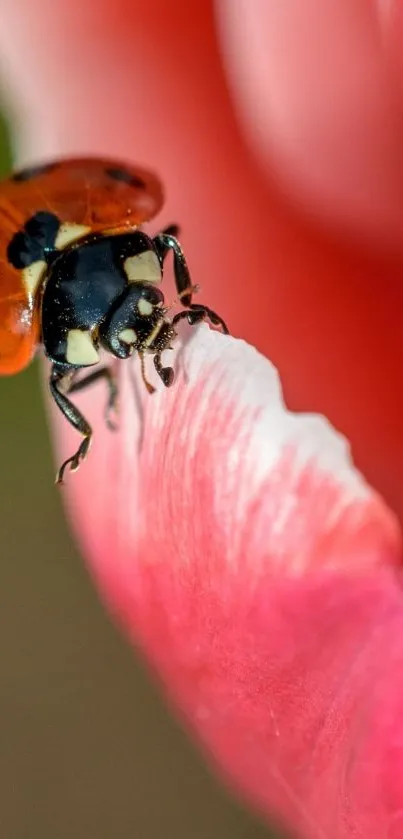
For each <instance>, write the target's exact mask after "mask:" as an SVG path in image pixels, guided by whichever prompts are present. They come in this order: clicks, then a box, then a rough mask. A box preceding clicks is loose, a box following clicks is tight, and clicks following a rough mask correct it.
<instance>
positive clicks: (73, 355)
mask: <svg viewBox="0 0 403 839" xmlns="http://www.w3.org/2000/svg"><path fill="white" fill-rule="evenodd" d="M66 361H67V362H68V364H83V365H85V366H90V365H91V364H96V363H97V362H98V361H99V355H98V353H97V351H96V349H95V347H94V344H93V341H92V337H91V333H90V332H88V331H87V330H83V329H70V331H69V332H68V334H67V351H66Z"/></svg>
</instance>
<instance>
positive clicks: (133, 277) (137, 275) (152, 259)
mask: <svg viewBox="0 0 403 839" xmlns="http://www.w3.org/2000/svg"><path fill="white" fill-rule="evenodd" d="M123 268H124V271H125V274H126V276H127V279H128V280H129V282H130V283H141V282H147V283H160V282H161V279H162V276H161V265H160V261H159V259H158V256H157V254H156V253H154V251H143V253H138V254H136V256H128V257H127V259H125V261H124V264H123Z"/></svg>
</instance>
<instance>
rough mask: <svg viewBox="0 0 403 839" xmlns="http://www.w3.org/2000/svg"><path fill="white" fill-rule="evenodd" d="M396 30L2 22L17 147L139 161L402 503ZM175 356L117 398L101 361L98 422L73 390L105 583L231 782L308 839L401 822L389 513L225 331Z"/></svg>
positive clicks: (14, 15) (305, 384)
mask: <svg viewBox="0 0 403 839" xmlns="http://www.w3.org/2000/svg"><path fill="white" fill-rule="evenodd" d="M400 31H401V27H400V19H399V13H398V7H397V4H393V2H390V3H387V2H384V3H381V2H379V4H377V5H376V4H375V3H373V4H369V3H367V2H364V0H342V2H340V0H337V1H336V0H326V2H323V0H304V3H299V2H297V0H289V2H288V3H282V4H279V3H271V2H264V0H255V2H254V3H253V4H247V3H246V2H245V0H239V2H237V3H236V4H235V3H231V2H224V1H223V2H221V3H220V4H217V5H216V7H214V6H213V4H208V3H205V2H201V0H200V2H199V1H197V2H195V3H193V4H188V5H187V6H184V5H183V4H182V3H181V2H179V0H178V1H177V2H171V3H170V4H166V3H163V2H161V0H159V2H157V0H152V2H151V0H150V2H149V3H147V4H144V5H142V4H139V3H136V2H131V3H129V2H128V1H127V0H116V2H115V3H113V4H112V3H107V2H106V0H100V2H99V3H98V4H97V9H96V13H95V12H94V9H93V6H92V5H91V4H90V3H89V2H88V1H87V0H85V2H81V3H80V4H78V3H75V2H71V3H70V4H68V5H67V6H66V7H59V6H58V5H57V4H56V5H55V6H53V5H52V4H51V3H47V2H46V0H37V2H36V3H35V4H30V3H29V2H28V0H25V2H23V0H19V2H15V0H14V2H11V0H3V15H2V22H1V26H0V38H1V50H2V65H3V78H5V79H8V80H9V84H10V90H12V93H13V96H14V97H15V94H17V96H16V99H17V101H18V107H19V108H20V113H21V120H22V130H21V134H20V158H21V161H22V159H24V161H25V160H26V159H27V158H30V159H32V158H34V157H35V158H37V157H38V156H40V157H46V156H48V155H49V154H55V153H57V154H63V153H64V154H65V153H80V154H83V153H95V152H96V153H107V154H113V155H115V156H121V157H127V158H128V159H130V160H133V161H134V162H136V161H138V162H140V163H143V164H145V165H147V166H154V167H155V168H156V169H157V170H158V171H159V172H160V173H161V174H163V176H164V178H165V182H166V189H167V194H168V203H167V206H166V209H165V211H164V213H163V216H162V217H161V219H160V224H161V226H162V225H163V224H164V223H166V222H171V221H176V220H178V221H179V222H182V224H183V234H182V241H183V245H184V248H185V249H186V253H187V256H188V259H189V263H190V266H191V268H192V272H193V277H194V279H195V281H196V282H198V283H200V285H201V286H202V289H203V298H204V299H205V300H207V301H208V302H209V304H210V305H211V306H212V307H213V308H214V309H216V310H217V311H219V312H220V313H221V314H222V315H223V316H224V317H225V318H226V320H227V321H228V323H229V325H230V328H231V331H232V332H233V334H234V335H239V336H241V337H243V338H245V339H246V340H247V341H249V342H250V343H251V344H254V345H255V346H257V348H258V349H259V350H260V351H261V352H262V353H264V354H265V355H266V356H267V357H268V358H270V359H271V360H272V361H273V362H274V363H275V365H276V366H277V367H278V368H279V370H280V371H281V378H282V381H283V384H284V389H285V394H286V399H287V403H288V404H289V405H290V406H291V407H292V408H293V409H295V410H301V409H302V410H310V411H311V410H315V411H318V410H319V411H320V412H321V413H325V414H326V415H327V416H328V417H329V418H331V420H332V423H333V424H334V425H336V426H337V427H338V428H339V429H341V430H342V432H343V433H344V434H346V436H347V437H348V438H349V439H350V440H351V442H352V447H353V452H354V457H355V460H356V462H357V463H358V465H359V467H360V469H361V470H362V471H363V472H364V473H365V475H366V477H367V478H368V479H369V480H370V482H371V483H372V484H373V485H374V486H375V487H376V489H377V491H379V492H381V493H382V495H383V496H384V497H385V498H386V500H387V502H388V503H389V504H390V505H391V506H392V507H393V508H394V510H395V512H397V513H398V514H400V513H401V512H402V510H403V484H402V480H401V473H402V462H403V433H402V402H403V399H402V387H401V372H402V369H403V364H402V360H403V358H402V355H403V340H402V329H401V324H402V315H401V309H402V302H403V284H402V269H403V245H402V232H403V214H402V212H401V205H402V194H403V160H402V152H401V149H402V136H403V131H402V123H401V119H402V117H401V114H402V111H401V105H402V97H403V88H402V84H401V82H402V71H403V67H402V62H401V54H400V52H399V48H398V47H399V43H401V42H400ZM177 366H178V371H179V374H178V382H177V386H176V387H175V388H174V389H173V390H172V391H171V392H164V393H158V394H157V395H155V397H153V398H152V399H150V398H149V397H148V398H147V399H144V398H143V397H141V402H140V403H139V402H136V401H135V400H134V399H133V393H132V387H131V385H130V381H129V379H130V376H129V371H128V367H129V365H126V366H124V365H122V374H121V378H122V385H121V386H122V416H121V426H122V427H121V431H120V434H119V435H118V436H115V435H110V434H108V433H107V432H106V431H105V430H104V429H103V427H102V424H101V423H102V410H99V412H98V413H97V406H98V404H100V400H102V399H103V396H104V395H103V393H102V390H100V389H96V390H95V391H94V393H95V394H96V397H95V399H94V397H92V396H87V397H86V396H83V397H82V398H81V397H80V404H81V403H82V404H83V406H84V407H87V409H88V412H89V414H90V417H91V419H93V420H95V421H96V441H95V445H94V448H93V451H92V452H91V455H90V458H89V460H88V462H87V463H86V464H85V466H83V468H82V469H81V471H80V473H79V474H78V475H77V476H72V477H71V479H70V481H69V486H68V497H69V507H70V511H71V516H72V522H73V525H74V527H75V529H76V533H77V536H78V538H79V540H80V543H81V545H82V547H83V551H84V553H85V555H86V557H87V558H88V560H89V562H90V564H91V568H92V570H93V573H94V577H95V579H96V580H97V582H98V584H99V586H100V591H101V593H102V596H103V598H104V599H105V600H106V601H107V602H108V604H109V606H110V608H112V609H113V610H114V611H115V613H116V614H117V616H118V618H119V620H120V621H122V623H123V625H124V627H125V629H126V631H127V632H128V633H129V634H130V637H131V639H132V640H133V642H134V643H139V644H141V646H142V647H143V649H144V650H145V652H146V654H147V655H148V656H149V658H150V660H151V661H152V662H153V664H154V666H155V667H156V668H157V670H158V672H159V674H160V676H161V678H162V680H163V682H164V684H165V687H166V690H167V693H168V694H169V696H171V697H172V699H173V700H174V702H175V703H176V705H177V706H178V707H179V708H180V710H181V712H182V714H183V715H184V717H185V718H186V719H187V721H188V724H189V726H190V727H191V728H192V729H193V730H194V731H195V732H197V735H198V737H199V740H200V742H201V743H202V744H203V745H204V747H206V750H207V752H208V754H209V755H210V756H211V759H212V760H214V761H215V763H216V764H217V765H218V766H219V767H220V770H221V772H222V773H223V775H225V776H226V777H227V778H228V779H229V780H230V781H231V782H232V783H233V784H234V785H235V786H236V787H237V788H238V790H239V791H240V792H241V793H242V794H243V795H246V796H247V797H248V798H249V799H250V800H251V801H253V802H254V803H255V804H257V805H258V806H259V807H260V808H261V809H262V810H263V811H264V812H266V813H267V814H268V815H269V816H272V815H275V816H277V817H279V818H280V819H281V820H282V821H284V823H285V824H286V825H287V826H289V827H290V828H294V829H295V830H296V832H297V834H298V833H299V834H300V835H301V836H304V837H309V839H316V837H317V839H322V837H326V839H347V837H348V839H350V838H351V837H365V839H372V837H373V839H379V837H383V836H385V837H388V839H397V838H398V837H401V836H402V834H403V783H402V780H401V779H402V771H401V769H402V748H401V745H400V738H401V733H400V732H401V729H402V725H401V722H400V718H401V716H402V700H401V686H400V680H401V671H400V664H401V660H402V658H403V644H402V641H401V638H402V634H403V632H402V630H403V603H402V594H401V588H400V579H399V574H400V568H399V565H400V556H401V548H400V534H399V529H398V525H397V524H396V520H395V519H394V517H393V515H392V513H388V511H387V509H386V507H385V506H384V504H383V502H382V501H381V500H380V498H379V496H378V495H376V494H375V493H372V491H370V490H369V489H368V487H367V485H366V484H365V483H364V482H363V480H362V479H361V478H360V477H359V475H358V474H357V473H356V472H355V471H354V470H353V468H352V466H351V465H350V464H349V461H348V456H347V454H346V452H345V450H344V447H343V444H342V443H341V442H340V440H339V439H338V438H337V437H336V436H335V435H334V433H333V432H331V431H330V429H329V428H328V427H327V425H326V423H325V421H324V420H319V419H312V418H311V419H310V418H307V417H304V416H301V417H297V416H296V415H291V414H290V413H288V412H287V411H286V410H285V408H284V407H283V405H282V401H281V395H280V393H279V388H278V383H277V379H276V376H275V374H274V371H273V369H272V367H271V366H270V364H269V362H267V361H265V360H264V359H263V358H262V356H259V355H258V354H257V353H255V352H254V351H253V350H251V349H250V348H248V347H247V346H246V345H245V344H243V343H242V342H237V341H235V340H234V339H231V338H224V337H221V336H217V335H213V334H212V333H209V332H208V331H206V329H205V328H204V327H203V328H201V329H198V330H196V333H195V335H194V337H193V338H191V339H190V341H188V342H185V347H184V349H183V350H182V351H180V352H179V353H178V356H177ZM98 415H99V419H96V417H97V416H98ZM54 422H55V429H56V439H57V449H58V454H57V457H58V461H59V459H60V457H61V456H62V454H63V452H64V451H65V450H67V447H69V448H68V452H70V448H71V445H72V436H71V435H70V433H69V432H68V430H67V429H66V428H65V426H64V425H61V423H60V421H59V418H56V417H55V421H54Z"/></svg>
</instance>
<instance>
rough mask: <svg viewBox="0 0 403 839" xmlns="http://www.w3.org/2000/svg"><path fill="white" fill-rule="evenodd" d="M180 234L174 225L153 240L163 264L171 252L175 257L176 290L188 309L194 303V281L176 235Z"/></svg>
mask: <svg viewBox="0 0 403 839" xmlns="http://www.w3.org/2000/svg"><path fill="white" fill-rule="evenodd" d="M178 232H179V228H178V227H177V226H176V225H174V224H172V225H171V226H170V227H167V228H166V230H163V231H162V233H158V235H157V236H155V238H154V239H153V243H154V246H155V248H156V250H157V253H158V255H159V257H160V260H161V262H163V261H164V259H165V257H166V256H167V254H168V253H169V251H172V253H173V257H174V277H175V285H176V290H177V292H178V294H179V295H180V299H181V302H182V303H183V305H184V306H187V307H188V306H190V305H191V303H192V291H191V289H192V280H191V278H190V272H189V268H188V266H187V262H186V259H185V254H184V253H183V250H182V248H181V246H180V244H179V242H178V240H177V238H176V235H175V234H176V233H178Z"/></svg>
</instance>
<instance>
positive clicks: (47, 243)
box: [7, 211, 60, 269]
mask: <svg viewBox="0 0 403 839" xmlns="http://www.w3.org/2000/svg"><path fill="white" fill-rule="evenodd" d="M59 227H60V221H59V219H58V218H57V216H54V215H53V213H47V212H45V211H41V212H39V213H35V215H34V216H31V218H30V219H28V221H27V222H26V224H25V226H24V229H23V230H20V231H19V232H18V233H16V234H15V235H14V236H13V238H12V239H11V242H10V243H9V245H8V248H7V259H8V261H9V262H10V263H11V265H13V266H14V268H19V269H21V268H27V267H28V266H29V265H32V263H33V262H37V261H38V260H39V259H44V260H45V261H46V262H49V261H50V260H51V254H52V251H54V250H55V240H56V236H57V234H58V231H59Z"/></svg>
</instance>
